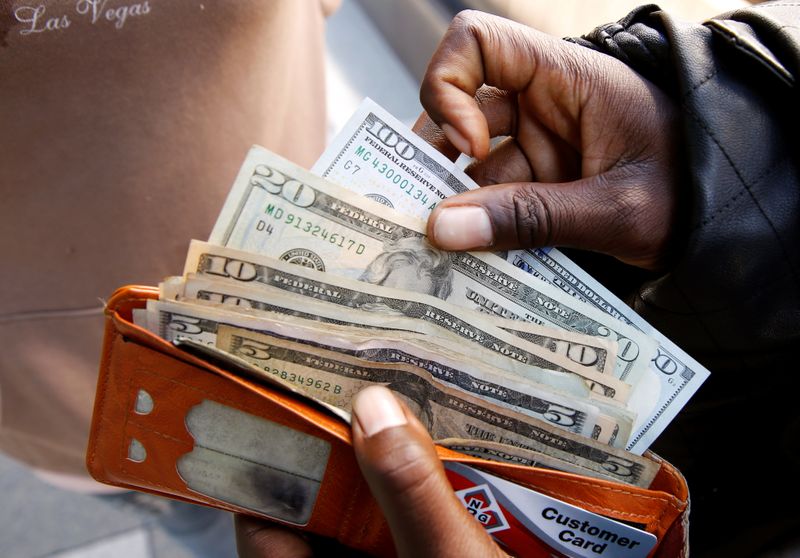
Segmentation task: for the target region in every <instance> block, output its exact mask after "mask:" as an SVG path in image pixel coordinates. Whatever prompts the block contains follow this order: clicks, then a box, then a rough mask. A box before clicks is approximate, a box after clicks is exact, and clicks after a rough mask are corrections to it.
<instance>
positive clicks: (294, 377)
mask: <svg viewBox="0 0 800 558" xmlns="http://www.w3.org/2000/svg"><path fill="white" fill-rule="evenodd" d="M263 370H264V371H265V372H269V373H270V374H272V375H273V376H277V377H278V378H280V379H281V380H283V381H285V382H289V383H291V384H295V385H298V386H303V387H305V388H313V389H315V390H317V391H327V392H329V393H334V394H337V395H338V394H340V393H342V386H341V385H340V384H334V383H331V382H326V381H325V380H320V379H319V378H314V377H312V376H304V375H303V374H297V373H295V372H287V371H286V370H281V369H280V368H273V367H264V368H263Z"/></svg>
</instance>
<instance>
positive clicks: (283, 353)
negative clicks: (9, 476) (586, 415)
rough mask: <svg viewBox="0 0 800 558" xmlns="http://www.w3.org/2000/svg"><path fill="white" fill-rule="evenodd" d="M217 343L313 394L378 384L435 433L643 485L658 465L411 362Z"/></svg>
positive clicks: (239, 338) (257, 340)
mask: <svg viewBox="0 0 800 558" xmlns="http://www.w3.org/2000/svg"><path fill="white" fill-rule="evenodd" d="M217 347H218V348H219V349H222V350H224V351H226V352H229V353H231V354H233V355H236V356H239V357H240V358H242V359H244V360H246V361H248V362H251V363H253V364H255V365H256V366H258V367H261V368H262V369H263V370H264V371H265V373H266V374H272V375H277V376H280V377H281V378H282V379H284V380H287V379H289V380H290V381H294V382H296V383H297V385H298V386H299V387H301V388H302V389H305V390H306V391H307V392H308V393H309V394H310V395H312V396H314V397H315V398H317V399H320V400H322V401H325V402H327V403H329V404H331V405H335V406H336V407H339V408H342V409H345V410H347V411H349V410H350V402H351V400H352V397H353V396H354V395H355V394H356V393H357V392H359V391H361V390H362V389H364V388H365V387H367V386H368V385H375V384H378V385H384V386H386V387H388V388H389V389H391V390H392V391H393V392H394V393H396V394H397V395H399V396H400V397H401V398H402V399H403V400H404V401H405V402H406V404H407V405H408V406H409V408H410V409H411V410H412V412H413V413H414V414H415V415H416V416H417V417H418V418H419V419H420V420H421V422H422V423H423V425H424V426H425V427H426V428H427V429H428V431H429V432H430V433H431V437H433V439H434V440H438V439H446V438H470V437H477V438H480V439H483V440H489V441H498V442H499V443H503V444H506V445H510V446H516V447H520V448H525V449H529V450H532V451H536V452H539V453H544V454H547V455H549V456H551V457H553V458H556V459H559V460H562V461H565V462H566V463H570V464H573V465H577V466H580V467H582V468H583V469H587V470H590V471H595V472H597V473H600V474H605V475H609V476H611V477H612V478H614V479H615V480H617V481H618V482H626V483H628V484H633V485H636V486H642V487H646V486H649V485H650V483H651V482H652V480H653V478H654V477H655V474H656V472H657V471H658V468H659V466H658V464H657V463H655V462H653V461H650V460H648V459H645V458H643V457H640V456H637V455H633V454H631V453H629V452H625V451H623V450H619V449H615V448H611V447H609V446H606V445H603V444H600V443H598V442H595V441H593V440H590V439H588V438H585V437H582V436H578V435H576V434H572V433H570V432H567V431H564V430H561V429H558V428H554V427H553V426H552V425H550V424H548V423H546V422H544V421H540V420H538V419H535V418H533V417H530V416H526V415H522V414H520V413H517V412H514V411H512V410H510V409H505V408H502V407H499V406H496V405H493V404H491V403H487V402H485V401H481V400H480V399H477V398H475V397H473V396H471V395H469V394H465V393H461V392H456V391H454V390H449V389H447V388H445V387H442V386H441V385H440V384H438V383H437V382H433V381H431V380H430V378H429V377H428V375H427V373H425V372H424V371H423V370H421V369H419V368H416V367H414V366H409V365H406V364H384V363H372V362H368V361H365V360H362V359H358V358H353V357H350V356H348V355H343V354H341V353H336V352H332V351H327V350H324V349H320V348H316V347H310V346H308V345H303V344H300V343H294V342H291V341H286V340H282V339H278V338H276V337H273V336H269V335H264V334H260V333H254V332H250V331H246V330H244V331H234V330H232V329H228V328H226V329H224V330H223V331H222V332H221V333H220V335H218V336H217ZM284 376H286V377H285V378H284Z"/></svg>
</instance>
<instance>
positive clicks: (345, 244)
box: [255, 204, 367, 256]
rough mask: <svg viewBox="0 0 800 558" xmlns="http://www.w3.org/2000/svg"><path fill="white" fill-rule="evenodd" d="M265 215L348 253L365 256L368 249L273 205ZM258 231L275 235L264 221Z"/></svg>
mask: <svg viewBox="0 0 800 558" xmlns="http://www.w3.org/2000/svg"><path fill="white" fill-rule="evenodd" d="M264 214H265V215H268V216H269V217H271V218H272V219H273V220H275V221H277V222H279V223H283V224H285V225H287V226H289V227H294V228H295V229H297V230H299V231H301V232H304V233H306V234H309V235H311V236H314V237H317V238H321V239H322V240H327V241H328V242H330V243H331V244H334V245H336V246H338V247H339V248H344V249H345V250H347V251H348V252H350V251H352V252H355V253H356V254H358V255H359V256H360V255H361V254H363V253H364V252H365V251H366V249H367V247H366V246H365V245H364V244H362V243H360V242H356V241H355V240H353V239H351V238H347V237H346V236H345V235H343V234H341V233H335V232H328V229H326V228H325V227H322V226H320V225H316V224H314V223H312V222H311V221H309V220H308V219H303V218H302V217H300V216H298V215H295V214H294V213H290V212H288V211H285V210H284V209H283V208H282V207H278V206H275V205H273V204H269V205H267V208H266V209H265V210H264ZM255 226H256V230H257V231H259V232H266V233H267V234H270V235H271V234H272V233H273V228H272V225H270V224H269V223H267V222H266V221H265V220H264V219H259V220H258V221H257V222H256V225H255Z"/></svg>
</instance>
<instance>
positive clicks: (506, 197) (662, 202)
mask: <svg viewBox="0 0 800 558" xmlns="http://www.w3.org/2000/svg"><path fill="white" fill-rule="evenodd" d="M629 175H630V172H628V173H626V172H625V171H621V170H616V169H615V170H613V171H609V172H607V173H605V174H602V175H597V176H592V177H589V178H585V179H581V180H577V181H575V182H571V183H566V184H549V183H530V182H529V183H510V184H498V185H495V186H487V187H485V188H480V189H478V190H473V191H470V192H465V193H463V194H459V195H457V196H453V197H450V198H447V199H445V200H443V201H442V202H441V203H439V205H438V206H437V207H436V208H435V209H434V211H433V212H432V213H431V216H430V217H429V219H428V237H429V239H430V240H431V242H432V243H433V244H434V245H436V246H438V247H439V248H442V249H445V250H479V249H492V250H509V249H514V248H533V247H542V246H569V247H579V248H581V249H584V250H593V251H598V252H603V253H606V254H610V255H612V256H615V257H617V258H618V259H620V260H622V261H623V262H625V263H629V264H631V265H636V266H639V267H643V268H645V269H651V270H652V269H658V268H659V267H661V266H662V265H663V263H664V262H663V261H662V258H663V256H664V254H665V253H666V250H665V246H666V243H667V239H668V238H669V233H670V228H671V226H672V222H673V220H674V215H675V207H674V204H675V200H674V197H672V196H671V193H670V191H669V189H668V188H666V187H664V188H659V187H658V185H655V186H654V185H653V183H652V182H650V181H648V182H647V183H641V184H640V183H636V182H634V179H632V178H630V176H629ZM643 176H645V177H647V176H648V174H647V173H643Z"/></svg>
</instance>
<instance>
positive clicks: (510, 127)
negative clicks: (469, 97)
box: [413, 86, 517, 161]
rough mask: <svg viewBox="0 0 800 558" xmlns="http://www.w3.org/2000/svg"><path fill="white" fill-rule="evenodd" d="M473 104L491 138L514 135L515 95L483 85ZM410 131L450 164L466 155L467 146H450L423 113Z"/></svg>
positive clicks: (450, 143)
mask: <svg viewBox="0 0 800 558" xmlns="http://www.w3.org/2000/svg"><path fill="white" fill-rule="evenodd" d="M475 102H476V104H477V106H478V109H479V110H480V111H481V112H482V113H483V116H484V118H485V119H486V124H487V127H488V130H489V136H490V137H495V136H508V135H513V134H514V131H515V129H516V125H517V101H516V96H515V95H513V94H512V93H509V92H507V91H502V90H500V89H497V88H494V87H489V86H483V87H481V88H480V89H479V90H478V92H477V93H476V94H475ZM445 129H447V126H445ZM413 130H414V132H416V133H417V135H419V136H421V137H422V138H423V139H424V140H425V141H427V142H428V143H429V144H431V145H432V146H433V147H435V148H436V149H437V150H438V151H440V152H441V153H442V154H444V155H445V157H447V158H448V159H450V160H451V161H455V160H456V158H458V156H459V154H460V153H461V152H462V151H463V152H465V153H467V152H468V150H469V146H466V145H464V144H463V143H462V145H460V146H455V145H453V143H452V142H451V141H450V140H449V139H448V136H447V135H446V134H445V133H444V131H442V128H440V127H439V126H438V125H437V124H436V123H435V122H434V121H433V120H431V117H430V116H428V114H427V113H425V112H423V113H422V114H421V115H420V116H419V118H418V119H417V121H416V123H415V124H414V128H413ZM451 135H452V132H451ZM465 149H466V150H465Z"/></svg>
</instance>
